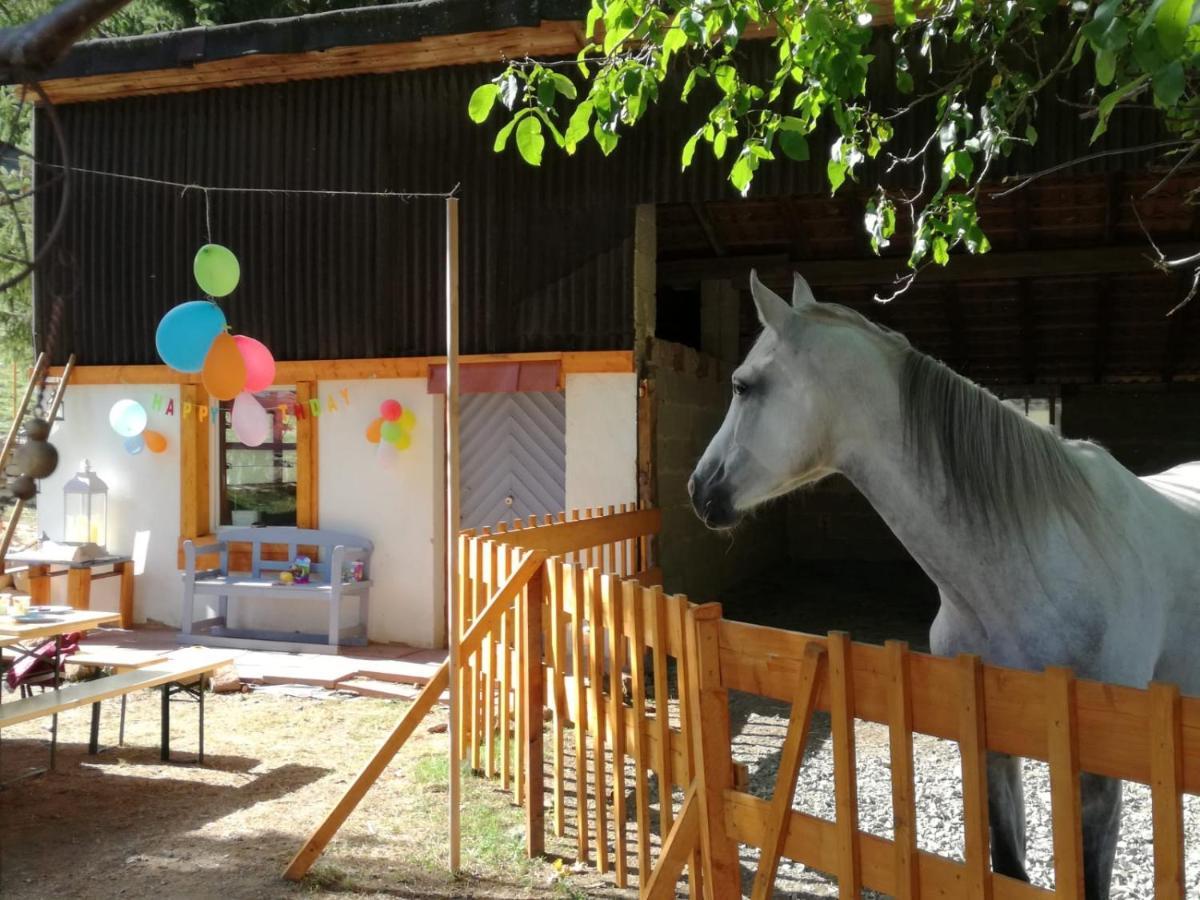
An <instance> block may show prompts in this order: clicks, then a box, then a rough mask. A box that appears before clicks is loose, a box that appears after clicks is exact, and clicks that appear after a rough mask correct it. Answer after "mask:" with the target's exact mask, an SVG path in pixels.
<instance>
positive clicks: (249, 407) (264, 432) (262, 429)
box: [230, 391, 271, 447]
mask: <svg viewBox="0 0 1200 900" xmlns="http://www.w3.org/2000/svg"><path fill="white" fill-rule="evenodd" d="M230 418H231V419H232V420H233V433H234V434H236V435H237V437H238V440H239V441H241V442H242V443H243V444H245V445H246V446H247V447H257V446H258V445H259V444H261V443H262V442H263V441H265V440H266V439H267V437H268V435H270V433H271V416H270V415H269V414H268V413H267V411H266V410H265V409H263V406H262V404H261V403H259V402H258V399H257V398H256V397H255V396H254V395H253V394H251V393H250V392H249V391H242V392H241V393H240V394H238V395H237V396H236V397H235V398H234V399H233V414H232V415H231V416H230Z"/></svg>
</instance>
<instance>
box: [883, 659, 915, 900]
mask: <svg viewBox="0 0 1200 900" xmlns="http://www.w3.org/2000/svg"><path fill="white" fill-rule="evenodd" d="M886 648H887V655H888V663H889V665H888V676H889V681H888V711H889V715H888V744H889V749H890V757H891V768H892V832H893V834H894V836H895V837H894V840H895V846H896V854H895V866H896V888H895V896H896V900H917V898H919V897H920V896H921V869H920V866H919V865H918V863H917V800H916V787H915V784H914V767H913V740H912V694H911V692H910V691H909V673H908V644H907V643H906V642H904V641H888V642H887V644H886Z"/></svg>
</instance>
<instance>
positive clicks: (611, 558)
mask: <svg viewBox="0 0 1200 900" xmlns="http://www.w3.org/2000/svg"><path fill="white" fill-rule="evenodd" d="M616 514H617V508H616V507H615V506H610V507H609V508H608V515H609V516H610V517H611V516H615V515H616ZM618 550H619V547H618V543H617V542H616V541H612V542H611V543H608V544H605V545H604V552H605V555H606V556H607V557H608V563H607V565H608V568H607V569H606V570H605V571H608V572H615V571H617V555H618V554H617V551H618Z"/></svg>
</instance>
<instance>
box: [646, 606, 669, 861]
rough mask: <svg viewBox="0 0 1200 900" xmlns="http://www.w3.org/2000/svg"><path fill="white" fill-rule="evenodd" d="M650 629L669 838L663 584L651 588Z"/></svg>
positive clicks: (662, 805)
mask: <svg viewBox="0 0 1200 900" xmlns="http://www.w3.org/2000/svg"><path fill="white" fill-rule="evenodd" d="M649 593H650V598H649V599H650V602H649V604H648V607H647V608H648V609H649V610H650V616H651V619H650V623H651V624H650V629H649V632H650V633H652V634H653V635H654V647H653V654H652V657H651V658H652V659H653V662H654V725H655V728H656V734H657V735H658V757H657V759H655V774H656V776H657V780H658V827H659V838H660V839H661V840H663V841H665V840H666V838H667V834H668V832H670V830H671V820H672V819H673V818H674V806H675V799H674V797H673V796H672V786H673V785H674V779H673V777H672V776H673V773H672V762H673V760H672V758H671V716H670V706H671V704H670V695H669V685H668V683H667V650H666V647H667V598H666V596H665V595H664V594H663V590H662V588H661V587H657V586H656V587H654V588H651V590H650V592H649Z"/></svg>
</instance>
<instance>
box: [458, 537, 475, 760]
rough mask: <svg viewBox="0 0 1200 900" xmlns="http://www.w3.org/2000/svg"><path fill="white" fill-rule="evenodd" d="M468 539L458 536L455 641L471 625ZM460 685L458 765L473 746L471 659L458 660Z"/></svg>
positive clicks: (460, 637) (459, 638)
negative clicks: (468, 604) (468, 596)
mask: <svg viewBox="0 0 1200 900" xmlns="http://www.w3.org/2000/svg"><path fill="white" fill-rule="evenodd" d="M468 541H469V539H468V537H467V536H466V535H465V534H459V536H458V565H457V566H456V568H457V570H458V573H457V574H458V583H457V584H456V585H455V590H454V602H455V605H456V606H457V608H458V615H457V622H456V625H457V628H458V634H456V635H455V636H454V640H455V641H459V640H461V639H462V635H463V631H464V630H465V629H466V628H467V626H469V625H470V624H471V615H470V610H469V608H468V606H467V565H466V560H467V544H468ZM453 674H454V677H455V678H456V679H457V684H458V696H457V698H456V700H457V701H458V709H457V710H456V712H457V713H458V731H457V733H456V734H455V737H456V738H457V741H456V743H457V746H456V747H455V748H454V762H455V764H456V765H457V764H458V763H461V762H462V761H463V760H464V759H466V758H467V748H468V747H470V746H471V743H470V740H471V733H470V724H469V723H470V722H471V716H472V712H471V690H470V684H471V674H472V669H471V659H470V657H468V658H466V659H462V658H460V659H459V660H458V671H457V672H455V673H453Z"/></svg>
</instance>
